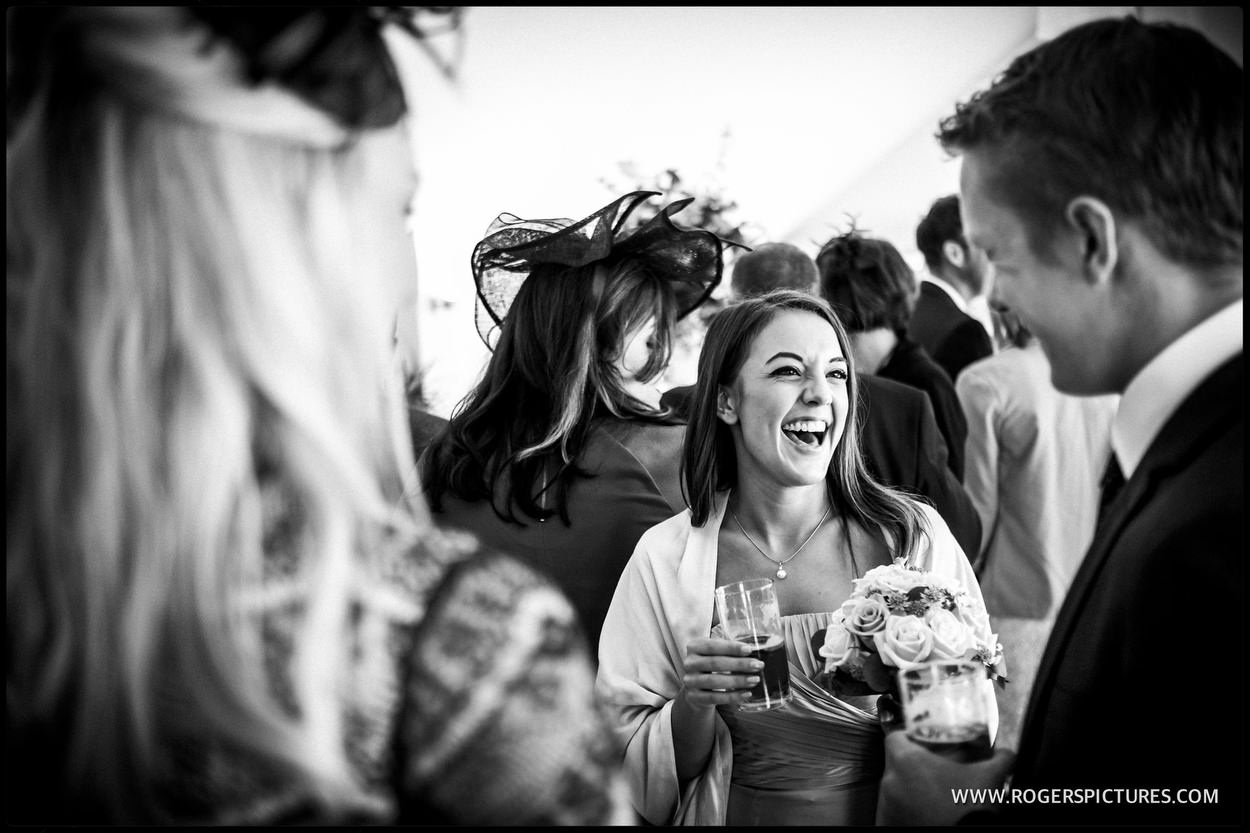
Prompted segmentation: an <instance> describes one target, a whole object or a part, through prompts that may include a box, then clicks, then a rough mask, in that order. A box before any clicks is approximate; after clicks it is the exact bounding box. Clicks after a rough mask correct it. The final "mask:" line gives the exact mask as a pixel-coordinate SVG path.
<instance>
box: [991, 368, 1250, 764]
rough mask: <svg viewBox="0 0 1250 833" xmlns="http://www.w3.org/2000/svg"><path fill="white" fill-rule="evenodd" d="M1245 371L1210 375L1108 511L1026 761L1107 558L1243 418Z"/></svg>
mask: <svg viewBox="0 0 1250 833" xmlns="http://www.w3.org/2000/svg"><path fill="white" fill-rule="evenodd" d="M1243 368H1244V365H1243V359H1242V354H1241V353H1238V354H1237V355H1236V356H1234V357H1233V358H1231V359H1229V360H1228V361H1227V362H1225V363H1224V364H1223V365H1221V366H1220V367H1219V368H1218V369H1217V370H1215V371H1214V372H1213V373H1212V374H1211V375H1210V376H1208V377H1207V378H1206V379H1205V380H1204V381H1203V382H1202V383H1201V384H1200V385H1199V386H1198V387H1197V388H1196V389H1195V390H1194V391H1193V392H1192V393H1191V394H1190V395H1189V396H1188V397H1187V398H1186V399H1185V401H1184V402H1182V403H1181V405H1180V407H1178V408H1177V409H1176V413H1174V414H1173V415H1172V416H1171V418H1169V419H1168V421H1167V423H1166V424H1165V425H1164V426H1163V429H1162V430H1161V431H1160V432H1159V436H1158V437H1156V438H1155V440H1154V442H1153V443H1151V445H1150V448H1149V449H1148V450H1147V451H1146V456H1145V457H1143V458H1142V461H1141V464H1140V465H1138V467H1137V469H1136V470H1135V471H1134V472H1133V476H1132V477H1130V478H1129V480H1128V482H1127V483H1125V484H1124V488H1123V489H1122V490H1121V492H1120V494H1119V495H1118V496H1117V497H1116V499H1115V500H1114V501H1112V502H1111V504H1110V505H1109V506H1108V507H1107V514H1106V517H1105V518H1104V519H1103V521H1102V524H1101V525H1100V526H1099V528H1098V530H1097V532H1096V533H1095V535H1094V540H1093V541H1092V542H1091V543H1090V546H1089V549H1088V551H1087V553H1086V556H1085V558H1084V560H1083V561H1082V562H1081V566H1080V568H1079V569H1078V570H1077V572H1076V576H1075V577H1074V578H1073V579H1072V585H1071V586H1070V587H1069V588H1068V592H1067V595H1066V596H1065V597H1064V601H1063V606H1062V607H1061V608H1060V609H1059V613H1058V615H1057V616H1056V617H1055V624H1054V627H1053V628H1052V629H1051V633H1050V639H1049V640H1048V641H1047V643H1046V650H1045V651H1044V652H1043V654H1042V659H1041V663H1040V664H1039V665H1038V670H1037V676H1036V678H1035V681H1034V683H1033V694H1032V695H1031V696H1030V697H1029V705H1028V708H1027V710H1026V712H1025V716H1024V723H1023V727H1024V731H1023V732H1022V734H1021V745H1020V751H1021V754H1022V757H1024V753H1025V752H1026V746H1033V745H1035V744H1033V743H1032V742H1031V738H1032V735H1033V734H1035V733H1036V732H1037V731H1038V730H1039V729H1040V726H1038V725H1036V721H1037V720H1038V719H1039V717H1040V715H1041V713H1043V712H1044V711H1045V703H1046V700H1047V698H1048V695H1049V692H1050V691H1051V686H1053V685H1054V679H1053V678H1054V675H1055V673H1056V666H1057V663H1058V660H1059V658H1060V657H1062V656H1063V655H1064V653H1065V652H1066V651H1067V650H1068V648H1069V643H1070V642H1071V641H1072V637H1073V635H1074V634H1075V632H1076V631H1075V628H1074V624H1075V623H1076V621H1077V620H1078V619H1079V618H1080V616H1081V613H1082V612H1083V611H1084V609H1085V605H1086V603H1087V602H1088V600H1089V594H1090V591H1091V590H1092V588H1093V586H1094V584H1095V583H1096V579H1097V578H1098V575H1099V573H1101V572H1102V568H1103V566H1104V565H1105V564H1106V561H1107V557H1108V555H1110V553H1111V550H1112V549H1113V548H1114V546H1115V544H1116V542H1117V541H1118V540H1119V538H1120V535H1121V533H1122V532H1123V531H1124V527H1125V526H1126V525H1127V524H1128V522H1129V521H1130V520H1132V519H1133V518H1135V517H1137V515H1138V514H1139V510H1140V507H1141V505H1142V504H1143V503H1145V502H1146V500H1147V499H1148V498H1149V496H1150V495H1151V494H1152V493H1153V492H1154V489H1155V483H1156V482H1157V481H1158V480H1159V479H1160V478H1161V477H1165V476H1167V475H1169V474H1172V473H1173V472H1175V471H1177V470H1179V469H1182V468H1184V466H1185V464H1186V463H1187V462H1188V461H1189V460H1191V459H1193V457H1194V456H1195V455H1196V454H1197V453H1198V451H1199V450H1200V449H1201V448H1202V447H1204V446H1206V445H1207V444H1209V443H1210V442H1211V435H1212V433H1213V432H1215V431H1217V430H1219V429H1221V428H1222V427H1223V426H1224V425H1226V424H1227V422H1228V421H1229V420H1231V419H1233V418H1235V417H1236V416H1238V415H1239V413H1240V409H1241V408H1242V402H1241V393H1242V390H1243V385H1244V378H1245V377H1244V374H1243ZM1231 392H1235V395H1230V393H1231ZM1008 662H1010V658H1008Z"/></svg>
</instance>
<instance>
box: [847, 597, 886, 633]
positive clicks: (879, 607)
mask: <svg viewBox="0 0 1250 833" xmlns="http://www.w3.org/2000/svg"><path fill="white" fill-rule="evenodd" d="M839 613H840V614H841V615H840V618H841V619H842V621H843V624H844V626H845V628H846V629H847V630H848V631H850V632H851V633H853V634H855V635H856V636H863V637H868V636H871V635H872V634H874V633H876V632H877V631H879V630H881V629H882V628H884V627H885V623H886V619H887V618H889V616H890V609H889V608H888V607H886V606H885V602H883V601H881V600H880V599H847V600H846V601H845V602H843V603H842V608H841V610H840V611H839Z"/></svg>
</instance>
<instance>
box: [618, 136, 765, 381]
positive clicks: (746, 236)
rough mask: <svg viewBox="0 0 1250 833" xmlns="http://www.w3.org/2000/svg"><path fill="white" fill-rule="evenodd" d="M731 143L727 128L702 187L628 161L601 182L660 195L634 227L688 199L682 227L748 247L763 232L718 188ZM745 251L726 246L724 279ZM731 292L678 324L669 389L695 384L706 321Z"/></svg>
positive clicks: (643, 208) (717, 294)
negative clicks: (741, 215) (643, 170)
mask: <svg viewBox="0 0 1250 833" xmlns="http://www.w3.org/2000/svg"><path fill="white" fill-rule="evenodd" d="M728 139H729V131H728V130H726V131H725V133H724V135H723V137H722V147H721V153H720V156H719V157H718V159H717V162H716V167H715V170H714V173H713V174H711V175H710V176H709V177H707V178H705V179H704V180H701V181H700V182H699V183H698V184H696V183H693V182H691V181H690V180H688V179H686V178H685V177H683V176H682V175H681V173H679V172H678V171H677V169H676V168H665V169H664V170H662V171H660V172H659V173H655V174H643V173H641V172H640V171H639V168H638V165H637V164H636V163H634V162H628V161H626V162H621V163H619V165H618V168H619V175H618V177H616V178H608V177H601V178H600V180H599V181H600V183H601V184H602V185H603V186H604V187H605V188H607V189H608V190H609V191H611V192H612V194H614V195H618V196H619V195H620V194H625V193H628V192H630V191H658V192H660V194H661V195H662V196H661V197H658V198H654V199H652V200H648V201H647V202H645V203H643V204H642V205H640V206H638V208H637V209H636V210H635V211H634V216H632V217H631V218H630V224H631V225H632V224H633V223H645V222H646V221H647V220H650V219H651V218H652V217H653V216H654V215H655V214H656V212H657V211H658V210H659V207H660V206H664V205H668V204H669V203H671V202H674V201H676V200H680V199H686V198H690V199H691V200H692V202H691V203H690V204H689V205H688V206H686V207H685V208H683V209H682V210H681V211H680V212H678V213H677V214H676V215H675V217H674V219H675V220H677V222H678V223H679V224H682V225H685V226H690V227H694V228H702V229H707V230H708V231H710V232H712V233H713V234H715V235H716V236H717V237H720V238H721V239H722V240H728V241H729V242H731V243H737V244H739V245H741V246H747V247H749V246H751V245H752V243H753V242H758V241H759V239H760V238H761V237H762V236H763V229H762V228H760V227H759V226H758V225H757V224H755V223H752V222H750V221H746V220H742V219H740V218H739V217H738V203H737V202H736V201H734V200H732V199H730V198H729V197H727V196H726V195H725V193H724V191H723V189H722V187H721V185H720V173H721V172H722V171H723V169H724V150H725V143H727V142H728ZM747 250H748V249H739V248H736V247H729V248H727V250H726V262H725V274H726V275H728V274H729V273H730V269H731V268H732V263H733V258H734V256H735V255H737V254H740V253H742V252H745V251H747ZM728 290H729V282H728V280H723V281H722V282H721V284H720V286H718V287H717V288H716V289H715V290H714V291H713V292H712V294H711V296H709V297H708V299H707V300H706V301H704V302H703V304H702V305H700V306H699V308H698V309H697V310H695V311H694V312H693V313H691V314H690V315H687V316H686V317H685V318H683V319H682V320H681V321H679V322H677V330H676V332H675V333H674V343H673V357H672V360H671V361H670V363H669V369H668V371H667V372H666V373H665V377H664V383H663V385H664V386H665V387H676V386H679V385H688V384H693V383H694V381H695V365H696V364H697V362H698V357H699V350H700V349H701V348H702V346H703V337H704V335H705V333H706V332H707V325H708V322H709V321H710V320H711V318H712V316H713V315H715V314H716V313H717V312H719V311H720V310H721V309H722V308H723V307H724V306H725V303H726V299H727V297H728Z"/></svg>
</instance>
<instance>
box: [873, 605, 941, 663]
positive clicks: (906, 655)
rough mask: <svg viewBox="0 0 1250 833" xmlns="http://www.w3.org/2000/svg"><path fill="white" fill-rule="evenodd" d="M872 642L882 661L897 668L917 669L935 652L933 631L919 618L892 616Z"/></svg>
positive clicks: (875, 634) (874, 635)
mask: <svg viewBox="0 0 1250 833" xmlns="http://www.w3.org/2000/svg"><path fill="white" fill-rule="evenodd" d="M872 640H873V643H874V644H875V645H876V646H877V653H879V654H881V659H882V661H884V662H885V663H886V664H888V665H893V666H894V667H896V668H915V667H916V666H918V665H920V664H921V663H923V662H924V661H925V660H927V659H929V655H930V653H932V651H933V631H932V630H930V629H929V626H928V625H926V624H925V623H924V620H923V619H921V618H920V617H919V616H891V617H890V619H889V620H888V621H887V622H886V623H885V629H884V630H882V631H879V632H877V633H874V634H873V635H872Z"/></svg>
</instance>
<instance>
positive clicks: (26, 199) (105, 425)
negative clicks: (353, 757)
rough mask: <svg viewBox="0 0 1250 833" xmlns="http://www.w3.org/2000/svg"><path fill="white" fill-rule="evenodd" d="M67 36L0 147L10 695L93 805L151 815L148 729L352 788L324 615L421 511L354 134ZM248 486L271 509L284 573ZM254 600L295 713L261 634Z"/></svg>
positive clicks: (266, 513)
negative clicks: (286, 647) (282, 666)
mask: <svg viewBox="0 0 1250 833" xmlns="http://www.w3.org/2000/svg"><path fill="white" fill-rule="evenodd" d="M100 13H104V10H102V9H95V10H87V11H85V12H84V14H86V15H88V16H90V15H93V14H100ZM86 22H91V20H90V19H88V20H87V21H86ZM88 29H89V27H84V31H87V30H88ZM115 34H116V33H115ZM127 34H128V33H127V31H122V32H120V34H119V35H118V39H117V40H116V43H118V44H120V43H125V44H128V45H129V46H131V47H133V46H134V44H133V43H129V42H128V41H127V40H126V37H127ZM129 35H130V36H133V35H134V33H133V31H131V32H129ZM88 41H89V39H88V38H86V37H85V36H84V38H83V43H84V44H87V45H85V46H84V49H85V50H87V58H88V59H89V60H85V61H84V62H83V63H84V64H85V65H89V66H90V67H91V70H92V71H91V73H90V75H91V81H92V82H94V83H93V84H87V85H84V86H83V88H82V89H81V90H78V91H77V98H74V99H69V98H66V99H65V100H61V99H60V98H58V91H57V88H56V82H55V81H54V82H53V83H51V84H50V85H49V86H48V87H47V88H45V89H44V90H43V91H42V92H41V93H39V94H37V95H36V96H35V98H34V100H33V102H32V104H31V106H30V108H29V110H28V112H27V113H26V114H25V116H24V118H23V121H22V122H21V123H20V124H19V125H18V126H17V129H16V132H15V133H14V134H13V135H12V136H11V137H10V141H9V144H8V148H7V154H6V167H7V183H8V184H7V190H6V209H7V217H8V221H7V244H8V252H9V277H8V285H7V295H8V307H7V308H8V327H7V333H8V335H7V340H8V344H7V347H8V350H7V356H8V363H7V373H6V386H7V391H6V392H7V394H8V401H9V409H8V411H9V413H8V426H9V428H8V441H7V443H6V470H7V472H8V486H9V490H10V496H11V497H10V505H9V522H8V533H7V541H6V543H7V547H8V556H7V559H6V579H7V582H6V606H7V611H8V613H7V622H8V633H9V644H10V658H9V680H8V690H9V703H10V720H11V721H14V720H15V719H30V720H33V721H38V720H60V721H61V722H62V723H64V722H65V720H66V719H67V720H68V728H67V736H68V738H69V741H68V743H69V745H68V748H67V750H66V755H67V760H68V765H69V772H67V773H66V779H67V782H68V783H70V784H72V785H74V786H75V788H78V789H89V790H91V791H93V792H94V794H95V795H96V796H98V798H99V799H100V800H101V801H102V802H103V803H104V804H105V805H106V806H107V807H109V808H110V810H111V811H112V813H113V814H115V817H116V818H119V819H125V818H128V817H131V818H134V817H138V818H152V819H158V820H159V819H161V817H162V811H161V808H160V807H159V800H158V797H157V796H156V795H155V794H154V792H153V789H152V786H151V785H152V784H154V783H159V782H160V780H161V778H162V777H163V775H164V774H165V773H167V772H168V767H169V766H170V745H171V741H174V740H176V741H178V742H179V743H182V742H186V741H191V742H193V743H197V744H203V746H204V748H208V749H226V750H229V751H231V752H234V753H240V754H243V755H245V756H247V757H249V758H250V759H252V760H256V761H258V762H260V763H261V764H262V765H266V766H272V767H273V768H274V771H275V772H278V773H281V774H284V775H286V776H288V777H293V778H294V779H295V781H296V782H298V783H303V784H304V785H305V786H306V788H307V792H308V793H309V795H310V797H312V798H314V799H315V800H318V801H320V802H321V803H323V804H325V805H329V806H339V807H341V806H344V805H345V804H351V803H353V802H357V801H359V800H361V797H360V789H359V785H357V784H355V783H354V781H353V779H352V776H351V775H350V772H349V768H348V764H347V761H346V758H345V755H344V751H343V746H342V738H343V735H344V731H343V729H342V727H341V726H340V725H339V721H340V713H341V707H340V696H341V693H340V692H339V691H337V690H336V687H337V686H339V685H341V682H340V679H341V677H342V676H343V673H344V669H345V668H346V661H347V657H346V656H345V655H344V649H345V640H344V639H343V638H342V636H343V635H344V634H345V633H346V627H347V622H348V616H349V610H350V606H351V605H352V604H353V602H361V603H374V602H376V600H375V599H372V598H371V596H370V595H369V594H374V593H376V592H378V590H377V589H376V588H372V587H370V584H371V582H370V581H369V580H368V578H367V577H368V576H371V575H376V574H377V573H378V568H379V567H380V565H378V564H376V563H374V562H376V561H377V559H378V558H379V557H380V556H379V555H378V553H379V552H382V551H385V548H383V547H381V543H382V541H383V539H384V538H386V537H388V536H392V535H395V534H396V533H398V534H401V535H404V536H415V535H417V534H418V533H419V531H420V530H421V529H422V528H423V527H424V524H426V523H427V519H426V518H425V516H424V515H423V514H422V512H421V511H420V510H417V511H416V512H415V514H414V510H413V509H412V506H413V505H414V504H411V503H406V502H405V501H404V495H405V493H408V494H409V495H411V494H415V492H416V489H415V483H414V481H413V480H412V472H411V471H409V470H407V469H406V467H405V466H404V464H402V463H401V462H400V461H401V460H407V459H409V458H410V455H411V450H410V448H408V447H407V433H406V430H405V429H404V428H403V423H402V391H401V390H400V389H399V385H398V382H397V380H396V379H395V378H394V377H393V375H392V373H391V371H392V369H393V364H392V361H391V355H390V333H391V325H392V321H393V314H394V306H393V303H394V299H395V297H396V293H395V288H394V287H390V286H387V285H386V284H385V282H384V281H383V280H382V279H381V278H380V276H381V275H382V272H381V270H380V269H378V268H376V266H375V265H374V264H373V263H371V262H370V259H369V250H370V246H369V245H368V241H369V232H368V230H367V229H364V228H362V227H361V223H360V221H359V220H358V219H357V217H358V216H359V214H360V212H359V211H357V210H354V208H355V207H358V205H359V201H360V198H361V196H362V195H361V194H360V188H359V187H358V184H357V183H358V181H359V178H360V177H359V165H360V154H361V151H360V149H359V147H358V146H357V145H355V144H353V143H351V142H347V143H340V144H339V145H338V146H336V147H334V148H327V147H325V145H324V143H322V142H319V141H318V142H314V143H313V144H312V146H308V145H300V144H297V143H294V142H292V141H290V138H289V137H287V136H281V135H279V136H278V137H277V138H275V137H274V136H268V135H265V132H264V130H255V131H253V130H249V131H240V130H239V129H237V126H233V125H232V126H230V127H229V128H227V129H223V128H220V127H216V126H213V125H209V124H205V123H203V121H201V120H198V119H192V118H187V116H186V113H183V112H172V113H171V112H166V111H165V110H164V109H162V108H161V107H160V104H161V103H162V102H163V101H164V100H165V99H164V98H161V97H160V96H161V95H163V94H164V91H163V90H162V86H161V84H157V83H152V84H148V85H139V86H135V85H130V86H129V87H128V91H120V90H118V89H117V88H115V87H112V86H110V85H109V83H108V81H109V79H110V77H112V76H111V75H110V72H111V70H112V69H113V68H114V66H115V65H116V63H117V62H119V61H124V60H125V54H126V51H125V50H122V49H120V48H118V49H111V48H110V44H109V43H108V42H107V41H102V40H100V39H98V38H97V39H95V41H94V43H92V44H88ZM130 51H131V52H133V51H134V50H133V49H132V50H130ZM185 60H191V58H190V57H189V56H186V57H185ZM140 69H142V70H143V71H144V72H151V73H158V72H159V71H160V67H152V66H148V67H141V68H140ZM125 70H126V72H121V71H118V72H116V73H113V75H115V76H116V77H117V78H121V77H123V76H126V77H127V78H128V79H129V80H133V73H134V72H135V71H136V66H135V65H134V64H128V65H127V66H126V67H125ZM156 80H158V81H161V82H167V81H168V79H167V78H157V79H156ZM136 89H138V90H143V91H146V93H144V94H150V93H155V94H156V96H154V97H153V98H151V99H149V100H144V99H142V98H140V99H138V100H136V98H135V96H136V93H135V92H134V91H135V90H136ZM184 92H188V91H185V90H184ZM193 92H194V91H193V90H192V91H189V93H193ZM189 93H188V94H189ZM192 97H193V96H192ZM275 495H277V496H284V497H286V498H289V500H290V501H291V503H292V504H293V505H294V506H297V507H299V509H300V514H299V516H298V521H299V522H298V523H297V526H296V527H295V529H294V531H293V532H292V533H291V535H292V536H294V537H295V539H296V542H294V543H292V544H291V549H292V551H293V552H294V553H295V555H296V559H295V563H294V564H292V565H291V566H290V568H289V569H290V570H291V578H290V580H289V581H288V582H286V583H273V582H265V581H263V579H265V578H266V560H265V556H266V546H267V544H266V541H265V535H266V526H267V521H272V520H273V519H274V512H273V509H272V508H271V505H270V502H271V501H272V500H273V499H274V497H275ZM392 550H393V547H392ZM283 608H286V609H289V610H292V611H295V612H296V614H297V616H298V619H299V621H300V625H299V628H300V630H299V632H298V636H297V638H296V640H295V648H294V657H293V662H292V663H291V665H290V666H289V667H290V668H291V669H292V676H291V679H290V685H291V688H292V691H293V692H294V699H295V701H296V703H297V709H296V712H297V713H292V712H291V711H290V710H288V709H286V708H284V707H283V706H282V704H280V703H279V702H278V701H277V700H276V699H275V697H274V695H273V694H272V693H271V687H270V682H271V681H270V680H269V679H268V678H267V676H266V673H265V661H264V656H263V652H262V646H261V643H260V633H261V627H260V623H259V621H258V620H259V617H260V615H261V614H262V613H264V612H272V611H274V610H278V609H283ZM15 709H16V710H17V714H18V715H19V717H17V718H15V716H14V710H15Z"/></svg>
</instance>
